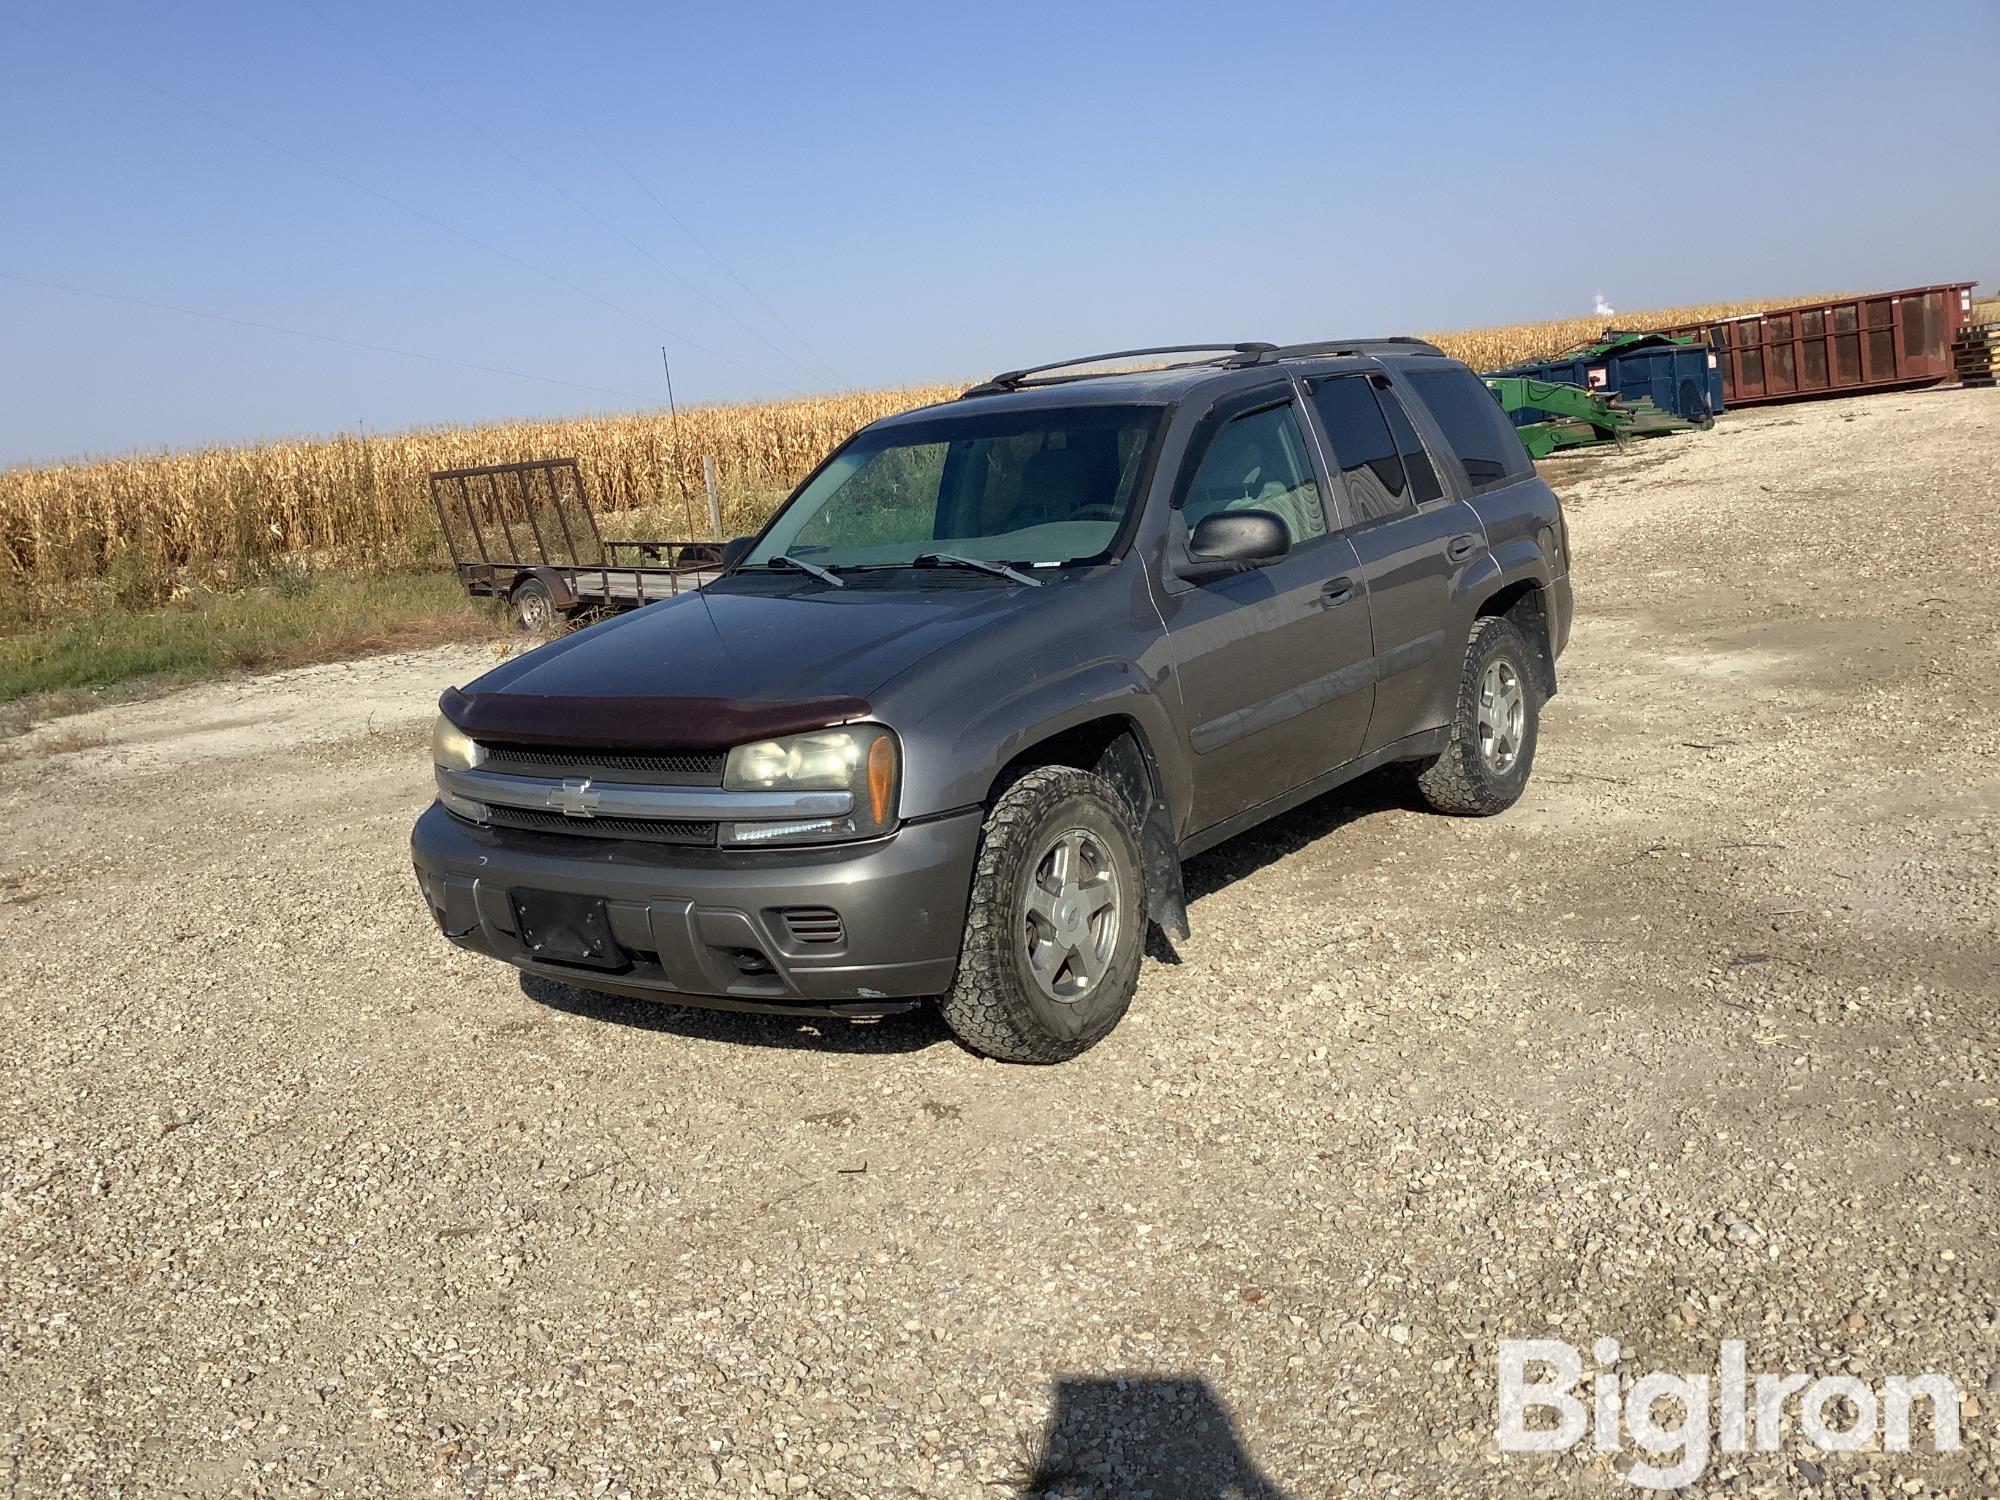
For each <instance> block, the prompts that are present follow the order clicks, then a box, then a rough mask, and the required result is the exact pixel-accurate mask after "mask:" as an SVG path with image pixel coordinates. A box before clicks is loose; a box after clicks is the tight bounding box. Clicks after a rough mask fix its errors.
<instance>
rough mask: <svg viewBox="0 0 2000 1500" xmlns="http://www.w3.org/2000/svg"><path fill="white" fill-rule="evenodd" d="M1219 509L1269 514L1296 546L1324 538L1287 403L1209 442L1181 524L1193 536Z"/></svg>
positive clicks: (1321, 514)
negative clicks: (1196, 528)
mask: <svg viewBox="0 0 2000 1500" xmlns="http://www.w3.org/2000/svg"><path fill="white" fill-rule="evenodd" d="M1221 510H1267V511H1269V512H1271V514H1273V515H1274V516H1276V517H1277V518H1278V519H1279V520H1281V521H1283V522H1284V523H1285V525H1286V527H1287V528H1288V529H1289V530H1290V531H1291V534H1292V545H1293V546H1294V547H1296V546H1298V545H1300V544H1301V543H1302V542H1307V541H1311V540H1312V539H1313V538H1314V537H1319V536H1324V535H1325V534H1326V512H1325V510H1324V509H1323V508H1322V507H1321V505H1320V499H1319V486H1318V485H1317V484H1315V483H1314V482H1313V477H1312V462H1311V460H1310V459H1308V458H1307V457H1306V442H1305V434H1304V433H1302V432H1301V431H1300V430H1299V422H1298V418H1297V417H1296V416H1294V415H1293V413H1292V408H1291V405H1290V404H1289V403H1286V404H1285V405H1282V406H1270V407H1266V408H1265V409H1264V410H1263V411H1253V412H1249V413H1246V414H1245V415H1243V416H1240V417H1237V418H1235V419H1233V420H1232V421H1230V422H1228V423H1226V424H1224V426H1223V427H1222V428H1221V429H1220V430H1219V431H1218V432H1217V433H1216V434H1215V436H1214V437H1213V438H1212V439H1210V441H1209V445H1208V451H1207V452H1206V453H1204V454H1203V455H1202V459H1201V467H1200V468H1198V469H1196V470H1195V473H1194V479H1193V481H1192V482H1191V483H1190V484H1189V485H1188V491H1187V498H1186V499H1185V500H1184V501H1183V502H1182V506H1181V520H1182V521H1183V522H1184V523H1185V524H1186V526H1187V529H1188V531H1189V532H1190V533H1192V532H1193V531H1194V528H1195V525H1196V523H1198V522H1199V521H1200V520H1201V519H1202V517H1204V516H1209V515H1213V514H1214V513H1215V512H1217V511H1221Z"/></svg>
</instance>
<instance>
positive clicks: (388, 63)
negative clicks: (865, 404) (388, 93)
mask: <svg viewBox="0 0 2000 1500" xmlns="http://www.w3.org/2000/svg"><path fill="white" fill-rule="evenodd" d="M299 6H300V8H301V9H302V10H305V11H308V12H310V13H311V14H312V15H313V16H315V17H316V18H317V19H318V20H319V22H320V24H321V25H323V26H325V27H326V28H327V29H328V30H330V31H332V32H335V33H336V34H338V35H340V36H343V37H345V38H346V39H347V40H348V42H349V43H350V44H351V45H352V46H353V47H354V48H355V49H356V50H357V51H359V52H362V53H364V54H365V55H366V56H368V57H370V58H372V59H373V60H374V61H375V63H376V64H377V65H378V66H380V67H382V68H383V69H385V70H387V71H388V72H391V73H393V74H395V75H396V76H397V77H398V78H400V79H402V80H403V82H404V83H406V84H408V85H409V86H410V87H411V88H412V89H414V90H415V91H416V92H417V93H418V94H420V95H422V96H423V97H424V98H425V99H428V100H429V101H430V102H431V104H432V105H434V106H435V107H436V108H438V109H441V110H443V111H444V112H445V113H446V114H448V115H450V116H451V117H452V118H453V119H455V120H457V121H458V123H459V124H460V125H462V126H464V127H465V128H466V129H467V130H469V131H470V132H472V134H474V135H476V136H478V137H479V139H480V140H482V141H484V142H485V143H486V144H487V145H489V146H491V147H492V148H493V149H494V150H495V151H498V152H499V153H500V154H501V155H502V156H504V157H506V158H507V160H509V161H511V162H512V163H513V164H514V165H515V166H517V167H519V168H520V169H521V170H522V171H524V172H526V173H527V174H528V175H529V176H531V177H533V178H534V179H535V180H536V181H537V182H539V183H541V184H542V186H544V187H546V188H548V189H549V190H550V191H551V192H553V193H558V194H560V195H561V196H562V198H563V200H564V201H565V202H566V203H568V204H569V205H570V206H571V207H573V208H575V209H576V210H577V212H579V213H581V214H583V215H584V216H585V217H586V218H588V219H589V220H590V221H591V222H592V223H594V224H596V225H597V226H598V227H599V228H601V229H604V230H606V231H608V232H609V233H611V234H615V235H617V236H618V238H619V239H621V240H623V241H624V242H625V243H626V244H627V245H628V246H630V247H631V248H632V249H633V250H635V251H637V252H638V253H639V254H640V255H643V256H645V257H646V259H647V260H649V261H651V262H652V263H653V264H654V265H656V266H658V267H659V268H660V269H661V270H662V271H664V272H666V273H667V275H669V276H671V277H672V278H673V279H674V280H675V281H676V282H678V283H679V284H680V285H681V286H683V287H685V288H686V289H687V290H688V291H690V292H692V293H693V294H694V295H695V296H697V297H699V298H701V300H702V301H704V302H706V303H707V304H708V305H709V306H710V307H712V308H714V309H715V310H716V311H717V312H719V313H721V314H722V315H723V316H724V317H725V318H727V319H729V321H730V322H732V323H734V324H735V325H736V326H737V327H738V328H740V329H742V330H743V331H744V332H745V333H747V334H749V335H750V337H752V338H753V339H755V340H757V342H758V343H760V344H762V345H763V346H764V347H765V348H766V349H769V350H770V351H771V352H772V353H773V354H775V355H777V356H778V358H780V359H782V360H785V361H786V362H787V363H789V364H791V365H792V366H793V367H794V368H795V369H797V370H798V371H800V372H801V373H802V374H803V375H804V376H805V377H806V379H808V380H818V379H819V378H820V377H819V375H818V373H817V372H815V371H814V370H812V369H810V368H808V367H807V366H806V365H804V364H802V363H801V362H800V361H799V360H798V358H797V357H796V356H794V355H792V354H791V353H790V352H788V351H787V350H785V349H784V348H782V347H780V346H779V345H778V344H775V343H773V342H772V341H771V340H770V339H767V338H765V337H764V335H763V334H761V333H759V332H758V331H757V330H756V329H755V328H753V327H751V326H750V324H748V323H746V322H744V321H743V319H741V318H739V317H737V316H736V314H735V313H733V312H731V311H730V310H729V309H728V308H727V307H725V306H724V305H723V304H722V303H721V302H718V301H717V300H716V299H715V298H714V297H712V296H710V295H709V294H708V293H707V292H705V291H703V290H702V288H701V287H699V286H697V285H696V284H695V283H694V282H692V281H689V280H688V279H687V277H685V276H683V275H682V274H681V273H680V272H679V271H676V270H675V269H674V268H673V267H672V266H670V265H668V264H667V263H666V262H665V261H663V260H661V259H660V258H659V256H657V255H655V254H654V253H653V252H652V251H651V250H648V249H647V248H646V247H645V246H644V245H642V244H640V243H639V242H638V241H637V240H635V239H633V238H632V236H631V235H629V234H627V233H626V232H625V231H624V230H622V229H620V228H619V227H618V226H617V225H616V224H613V223H612V222H611V221H610V220H609V219H606V218H605V217H604V216H603V215H602V214H600V213H598V212H597V210H596V209H594V208H592V207H591V206H590V205H589V204H588V203H585V202H584V201H583V200H582V199H581V198H579V197H577V196H576V194H574V193H572V192H571V191H570V190H569V189H568V188H566V187H564V186H563V185H562V184H561V183H560V182H557V181H556V180H555V179H554V178H553V177H550V176H549V175H548V174H547V173H546V172H544V171H542V170H541V169H540V168H539V167H537V166H535V164H534V163H533V162H530V161H528V160H526V159H525V158H523V157H521V156H520V155H519V154H517V153H516V152H515V151H514V150H513V149H512V148H511V147H509V146H508V145H507V144H506V143H505V142H504V141H501V140H500V139H499V138H498V137H496V136H494V135H493V134H492V133H491V132H490V131H488V130H487V129H486V128H485V127H484V126H483V125H481V124H480V123H479V122H478V121H476V120H474V119H473V118H472V117H471V116H470V115H468V114H466V113H465V112H464V111H463V110H461V109H459V108H458V106H456V105H455V104H452V103H451V102H450V101H449V100H446V99H441V98H439V97H438V96H437V95H436V94H434V93H432V92H431V91H430V90H429V89H428V88H426V87H425V86H424V85H423V84H422V83H421V82H420V81H418V80H417V79H416V78H414V77H412V76H411V75H410V74H409V73H407V72H405V71H404V70H403V69H402V68H401V67H400V66H398V65H397V64H396V63H395V62H394V61H392V60H391V59H390V58H388V57H386V56H384V55H383V54H382V53H380V52H378V51H376V50H375V49H374V48H373V47H371V46H369V45H368V44H367V43H366V42H364V41H362V40H361V39H360V38H359V37H357V36H355V35H354V33H353V32H351V31H349V30H347V28H346V27H344V26H342V25H340V24H339V23H338V22H337V21H335V20H333V19H332V18H331V17H329V16H328V15H327V14H326V13H325V12H323V11H322V10H320V9H319V7H318V6H316V5H313V4H311V3H310V0H299ZM585 133H586V134H588V132H587V131H586V132H585ZM627 175H628V176H629V175H630V174H629V173H628V174H627ZM656 201H657V200H656ZM676 222H679V221H678V220H676ZM710 253H711V254H713V252H710ZM724 269H725V270H726V269H727V267H724ZM739 284H740V283H739ZM744 290H746V291H748V290H749V288H747V287H746V288H744ZM751 295H752V296H755V295H756V294H755V293H754V292H753V293H751ZM758 300H759V303H760V305H761V304H762V299H761V298H760V299H758ZM765 311H767V312H768V311H770V309H769V308H768V307H767V308H765ZM774 316H775V315H774ZM782 321H783V320H782V319H780V322H782ZM792 336H793V337H794V338H797V337H798V335H797V334H793V335H792ZM828 368H829V369H830V368H831V366H829V367H828Z"/></svg>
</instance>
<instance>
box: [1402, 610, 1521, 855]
mask: <svg viewBox="0 0 2000 1500" xmlns="http://www.w3.org/2000/svg"><path fill="white" fill-rule="evenodd" d="M1536 681H1537V663H1536V660H1535V656H1534V653H1533V652H1532V650H1531V649H1530V647H1529V645H1528V638H1527V637H1526V636H1524V635H1522V634H1521V631H1520V627H1519V626H1517V625H1515V624H1514V622H1513V621H1511V620H1506V619H1502V618H1501V617H1500V616H1498V615H1486V616H1483V617H1481V618H1480V619H1478V620H1475V621H1473V624H1472V634H1471V636H1470V637H1469V638H1468V639H1467V640H1466V643H1465V666H1464V669H1463V670H1462V671H1461V673H1460V675H1459V682H1458V709H1457V712H1456V713H1455V714H1454V715H1453V717H1452V721H1451V740H1450V742H1449V743H1448V744H1447V745H1446V746H1445V750H1444V753H1443V754H1442V755H1440V756H1438V758H1437V759H1436V760H1434V761H1432V762H1430V763H1429V764H1428V765H1426V766H1424V767H1423V768H1422V769H1421V770H1420V771H1419V772H1418V774H1417V787H1418V789H1419V790H1420V791H1422V792H1423V794H1424V800H1425V801H1426V802H1428V803H1430V805H1431V806H1432V807H1434V808H1435V809H1437V811H1439V812H1441V813H1454V814H1456V815H1458V816H1460V817H1487V816H1490V815H1491V814H1493V813H1497V812H1505V811H1506V810H1507V809H1508V808H1510V807H1512V806H1513V805H1514V803H1515V802H1516V801H1517V800H1519V798H1520V795H1521V793H1522V791H1524V790H1525V789H1526V787H1527V785H1528V772H1529V770H1530V769H1531V768H1532V767H1533V766H1534V763H1535V737H1536V733H1537V731H1538V730H1539V728H1540V723H1541V706H1542V705H1541V693H1540V691H1539V690H1538V689H1537V687H1536V685H1535V684H1536Z"/></svg>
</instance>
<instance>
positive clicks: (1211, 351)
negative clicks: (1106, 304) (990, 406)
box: [960, 344, 1278, 400]
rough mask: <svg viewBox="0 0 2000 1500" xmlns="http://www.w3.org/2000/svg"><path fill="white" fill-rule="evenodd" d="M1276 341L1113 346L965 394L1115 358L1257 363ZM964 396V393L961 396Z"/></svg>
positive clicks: (989, 392) (1007, 373)
mask: <svg viewBox="0 0 2000 1500" xmlns="http://www.w3.org/2000/svg"><path fill="white" fill-rule="evenodd" d="M1277 347H1278V346H1277V345H1276V344H1162V345H1160V346H1159V347H1157V348H1153V349H1114V350H1112V352H1111V353H1109V354H1086V355H1084V356H1083V357H1082V358H1080V359H1057V360H1051V361H1050V362H1049V363H1048V364H1045V365H1029V366H1028V367H1027V368H1026V369H1025V370H1004V371H1002V372H1001V373H1000V374H998V375H995V376H994V377H993V378H992V379H991V380H988V381H986V382H984V383H983V384H980V385H976V386H974V387H973V388H972V389H971V390H969V391H967V392H966V393H965V395H966V396H997V395H1000V394H1002V393H1004V392H1006V391H1018V390H1020V389H1021V388H1022V387H1023V386H1025V385H1030V384H1033V385H1053V384H1055V383H1056V382H1055V381H1040V380H1034V381H1031V380H1030V378H1029V377H1030V376H1034V375H1046V374H1047V373H1048V372H1049V371H1051V370H1067V369H1069V368H1071V367H1072V366H1075V365H1101V364H1104V363H1105V362H1106V361H1108V360H1114V359H1150V358H1152V357H1153V356H1154V355H1156V354H1208V355H1215V356H1219V357H1218V358H1212V359H1191V360H1184V361H1183V362H1182V363H1183V364H1188V365H1221V366H1225V367H1231V366H1235V365H1237V364H1240V363H1250V364H1254V363H1256V362H1257V361H1258V360H1259V359H1261V358H1263V357H1264V356H1265V355H1267V354H1270V353H1271V352H1272V351H1274V350H1275V349H1276V348H1277ZM1096 373H1098V374H1104V375H1110V374H1124V373H1126V372H1124V371H1122V370H1121V371H1112V370H1104V371H1098V372H1096ZM1090 378H1091V376H1090V375H1089V374H1083V375H1065V376H1061V377H1059V379H1062V380H1088V379H1090ZM960 399H961V400H963V399H964V397H961V398H960Z"/></svg>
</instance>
